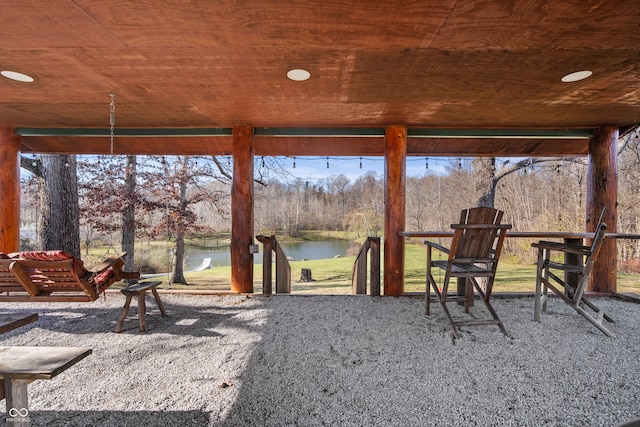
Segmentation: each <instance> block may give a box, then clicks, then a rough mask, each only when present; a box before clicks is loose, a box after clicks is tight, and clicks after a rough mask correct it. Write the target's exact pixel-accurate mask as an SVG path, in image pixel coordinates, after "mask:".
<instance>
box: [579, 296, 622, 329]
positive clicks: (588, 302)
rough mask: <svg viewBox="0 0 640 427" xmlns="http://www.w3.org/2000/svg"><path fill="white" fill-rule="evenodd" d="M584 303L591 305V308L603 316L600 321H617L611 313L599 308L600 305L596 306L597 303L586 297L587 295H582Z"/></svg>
mask: <svg viewBox="0 0 640 427" xmlns="http://www.w3.org/2000/svg"><path fill="white" fill-rule="evenodd" d="M581 302H582V303H583V304H584V305H586V306H587V307H589V308H590V309H591V310H593V311H595V312H596V313H598V315H599V316H601V319H600V323H602V319H604V320H606V321H607V322H609V323H616V321H615V320H613V319H612V318H611V317H610V316H609V315H607V313H605V312H604V311H603V310H601V309H599V308H598V307H596V305H595V304H594V303H592V302H591V301H590V300H588V299H586V298H585V297H582V301H581Z"/></svg>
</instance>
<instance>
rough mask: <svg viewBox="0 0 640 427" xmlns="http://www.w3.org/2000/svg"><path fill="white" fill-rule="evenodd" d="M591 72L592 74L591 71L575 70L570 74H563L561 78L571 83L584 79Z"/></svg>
mask: <svg viewBox="0 0 640 427" xmlns="http://www.w3.org/2000/svg"><path fill="white" fill-rule="evenodd" d="M591 74H593V72H592V71H588V70H585V71H576V72H575V73H571V74H567V75H566V76H564V77H563V78H562V81H563V82H565V83H572V82H577V81H580V80H584V79H586V78H587V77H590V76H591Z"/></svg>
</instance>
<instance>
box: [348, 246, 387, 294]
mask: <svg viewBox="0 0 640 427" xmlns="http://www.w3.org/2000/svg"><path fill="white" fill-rule="evenodd" d="M369 252H370V253H371V270H370V271H369V279H370V281H371V285H370V288H371V295H374V296H378V295H380V238H379V237H367V240H366V241H365V242H364V244H363V245H362V247H361V248H360V252H358V256H357V257H356V261H355V262H354V263H353V271H352V273H351V290H352V293H354V294H366V293H367V254H368V253H369Z"/></svg>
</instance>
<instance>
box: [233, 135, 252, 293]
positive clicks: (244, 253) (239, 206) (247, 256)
mask: <svg viewBox="0 0 640 427" xmlns="http://www.w3.org/2000/svg"><path fill="white" fill-rule="evenodd" d="M252 243H253V129H251V128H249V127H246V126H235V127H234V128H233V184H232V188H231V245H230V250H231V290H232V291H234V292H253V255H252V254H251V253H250V252H249V245H250V244H252Z"/></svg>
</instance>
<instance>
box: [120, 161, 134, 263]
mask: <svg viewBox="0 0 640 427" xmlns="http://www.w3.org/2000/svg"><path fill="white" fill-rule="evenodd" d="M136 164H137V163H136V156H127V166H126V167H125V178H124V180H125V194H124V207H123V209H122V250H123V251H124V252H126V253H127V257H126V258H125V264H124V270H125V271H135V267H134V257H135V241H136V216H135V214H136V207H135V194H136Z"/></svg>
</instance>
